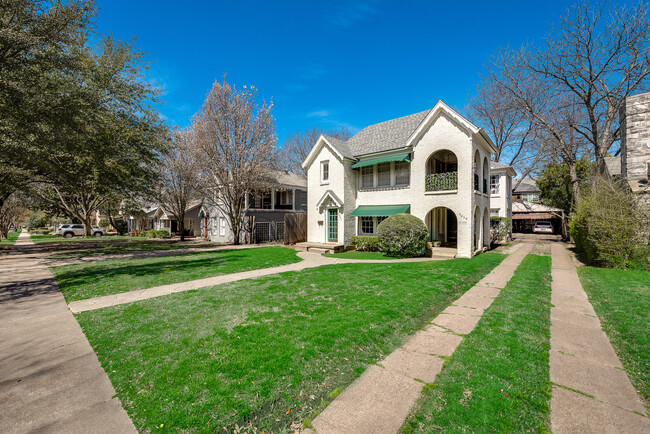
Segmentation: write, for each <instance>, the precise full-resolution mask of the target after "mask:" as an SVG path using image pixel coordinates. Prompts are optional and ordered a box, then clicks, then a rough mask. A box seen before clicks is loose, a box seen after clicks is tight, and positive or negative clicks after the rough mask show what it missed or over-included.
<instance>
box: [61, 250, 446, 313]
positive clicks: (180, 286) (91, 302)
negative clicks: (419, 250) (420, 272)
mask: <svg viewBox="0 0 650 434" xmlns="http://www.w3.org/2000/svg"><path fill="white" fill-rule="evenodd" d="M298 256H299V257H300V258H301V259H302V261H300V262H296V263H294V264H288V265H281V266H279V267H270V268H262V269H259V270H250V271H242V272H241V273H232V274H223V275H220V276H214V277H206V278H205V279H196V280H190V281H187V282H179V283H172V284H169V285H162V286H155V287H153V288H146V289H136V290H134V291H128V292H122V293H119V294H111V295H104V296H101V297H94V298H88V299H86V300H78V301H73V302H71V303H70V304H69V305H68V306H69V307H70V310H71V311H72V313H79V312H85V311H88V310H96V309H103V308H105V307H110V306H116V305H118V304H125V303H132V302H134V301H140V300H147V299H149V298H153V297H160V296H163V295H169V294H173V293H175V292H183V291H190V290H193V289H200V288H207V287H210V286H215V285H221V284H223V283H231V282H236V281H238V280H244V279H254V278H257V277H262V276H268V275H271V274H277V273H284V272H285V271H300V270H304V269H306V268H314V267H320V266H321V265H329V264H361V263H365V264H385V265H388V264H392V263H396V262H422V261H435V260H437V259H431V258H409V259H387V260H365V259H341V258H330V257H327V256H323V255H321V254H320V253H314V252H298Z"/></svg>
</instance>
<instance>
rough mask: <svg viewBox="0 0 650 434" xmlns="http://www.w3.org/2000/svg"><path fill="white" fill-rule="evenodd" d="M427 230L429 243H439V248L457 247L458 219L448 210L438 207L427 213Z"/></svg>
mask: <svg viewBox="0 0 650 434" xmlns="http://www.w3.org/2000/svg"><path fill="white" fill-rule="evenodd" d="M425 223H426V225H427V228H428V229H429V241H431V242H433V243H435V242H438V243H440V246H441V247H453V248H456V247H457V245H458V219H457V217H456V214H455V213H454V212H453V211H452V210H451V209H449V208H446V207H444V206H439V207H436V208H434V209H432V210H431V211H429V212H428V213H427V217H426V221H425Z"/></svg>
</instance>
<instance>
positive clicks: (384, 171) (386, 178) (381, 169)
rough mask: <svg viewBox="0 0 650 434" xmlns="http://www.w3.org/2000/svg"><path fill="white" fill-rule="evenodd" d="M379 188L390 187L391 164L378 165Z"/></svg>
mask: <svg viewBox="0 0 650 434" xmlns="http://www.w3.org/2000/svg"><path fill="white" fill-rule="evenodd" d="M377 187H390V163H381V164H378V165H377Z"/></svg>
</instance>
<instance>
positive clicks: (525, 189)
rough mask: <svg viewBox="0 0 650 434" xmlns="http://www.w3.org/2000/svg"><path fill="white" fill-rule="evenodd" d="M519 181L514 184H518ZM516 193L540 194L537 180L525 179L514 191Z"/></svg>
mask: <svg viewBox="0 0 650 434" xmlns="http://www.w3.org/2000/svg"><path fill="white" fill-rule="evenodd" d="M516 183H517V181H513V184H516ZM514 192H515V193H539V188H538V187H537V184H536V183H535V180H534V179H532V178H524V179H523V180H522V181H521V183H520V184H519V186H518V187H517V188H516V189H514Z"/></svg>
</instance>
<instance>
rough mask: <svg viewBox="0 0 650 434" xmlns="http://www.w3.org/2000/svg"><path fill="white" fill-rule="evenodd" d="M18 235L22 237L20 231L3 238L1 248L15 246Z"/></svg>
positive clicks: (0, 241)
mask: <svg viewBox="0 0 650 434" xmlns="http://www.w3.org/2000/svg"><path fill="white" fill-rule="evenodd" d="M18 235H20V231H18V232H9V233H8V234H7V238H3V239H1V240H0V247H9V246H13V245H14V244H15V243H16V240H17V239H18Z"/></svg>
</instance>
